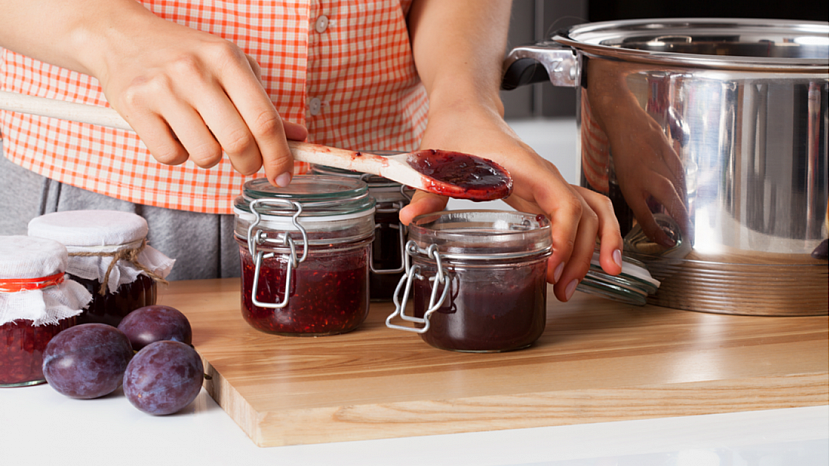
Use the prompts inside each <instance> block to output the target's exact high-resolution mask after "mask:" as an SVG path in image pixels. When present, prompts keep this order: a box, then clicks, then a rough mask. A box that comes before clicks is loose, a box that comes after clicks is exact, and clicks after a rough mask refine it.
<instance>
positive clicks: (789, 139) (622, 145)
mask: <svg viewBox="0 0 830 466" xmlns="http://www.w3.org/2000/svg"><path fill="white" fill-rule="evenodd" d="M829 31H830V28H829V27H828V24H827V23H815V22H795V21H783V20H782V21H775V20H748V19H666V20H630V21H616V22H603V23H589V24H585V25H580V26H575V27H573V28H571V29H569V30H568V31H565V32H561V33H558V34H556V35H554V36H553V37H552V38H551V40H549V41H545V42H542V43H539V44H536V45H533V46H527V47H518V48H516V49H514V50H512V51H511V52H510V54H509V55H508V57H507V59H506V61H505V76H504V81H503V87H504V88H505V89H512V88H514V87H516V86H519V85H523V84H528V83H530V82H537V81H542V80H550V81H551V82H552V83H553V84H555V85H564V86H580V87H581V89H580V91H579V92H578V93H577V96H578V97H577V98H578V100H579V102H578V108H579V109H580V110H579V114H578V115H577V125H578V130H579V132H580V138H579V148H578V153H579V157H580V158H581V163H580V164H579V165H580V167H581V170H580V183H581V184H582V185H583V186H586V187H590V188H592V189H594V190H596V191H599V192H602V193H605V194H607V195H608V196H609V197H610V198H611V200H612V202H613V203H614V206H615V211H616V214H617V218H618V220H619V221H620V226H621V227H622V232H623V235H624V238H625V241H626V252H627V253H628V254H630V255H632V256H634V257H636V258H638V259H640V260H642V261H643V262H645V263H646V264H647V267H648V268H649V270H650V271H651V273H652V275H654V277H655V278H656V279H658V280H660V281H661V282H662V286H661V287H660V290H659V291H658V292H657V294H655V295H654V296H653V297H651V298H650V299H649V300H650V302H652V303H654V304H659V305H663V306H668V307H674V308H680V309H690V310H699V311H709V312H720V313H732V314H754V315H760V314H763V315H813V314H827V313H828V286H827V283H828V262H827V257H826V253H825V255H824V257H818V258H816V257H813V256H816V255H819V254H813V255H812V256H811V253H813V252H814V251H815V250H816V248H817V247H819V245H820V244H821V243H822V241H823V240H825V239H826V238H827V209H828V165H827V163H828V156H827V141H828V139H827V132H828V108H827V106H828V45H829V44H830V39H828V32H829ZM824 250H825V251H826V248H825V249H824Z"/></svg>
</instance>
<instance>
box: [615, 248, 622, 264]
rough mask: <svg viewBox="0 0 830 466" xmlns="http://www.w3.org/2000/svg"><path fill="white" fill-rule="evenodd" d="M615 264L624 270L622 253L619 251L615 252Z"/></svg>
mask: <svg viewBox="0 0 830 466" xmlns="http://www.w3.org/2000/svg"><path fill="white" fill-rule="evenodd" d="M614 263H616V264H617V265H619V266H620V268H622V251H620V250H619V249H616V250H614Z"/></svg>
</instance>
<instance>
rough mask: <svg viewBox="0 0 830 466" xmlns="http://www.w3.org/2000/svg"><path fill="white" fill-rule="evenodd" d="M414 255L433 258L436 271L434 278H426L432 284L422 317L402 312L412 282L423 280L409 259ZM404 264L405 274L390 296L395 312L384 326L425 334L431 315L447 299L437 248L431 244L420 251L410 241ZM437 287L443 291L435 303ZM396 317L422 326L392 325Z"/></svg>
mask: <svg viewBox="0 0 830 466" xmlns="http://www.w3.org/2000/svg"><path fill="white" fill-rule="evenodd" d="M415 254H426V256H427V257H431V258H433V259H434V260H435V263H436V266H437V269H438V270H437V272H436V275H435V276H434V277H429V278H428V280H429V281H430V282H433V284H432V288H431V291H430V296H429V306H428V307H427V310H426V311H425V312H424V317H415V316H408V315H406V313H405V312H404V311H405V309H406V302H407V300H408V299H409V292H410V291H411V290H412V280H413V279H415V278H417V279H418V280H423V279H424V278H425V277H423V276H422V275H420V274H419V273H418V271H419V270H420V266H418V265H415V266H413V265H412V262H411V259H410V257H411V256H414V255H415ZM404 264H405V267H406V272H404V275H403V276H402V277H401V280H400V281H399V282H398V286H397V287H396V288H395V294H394V295H392V301H393V302H394V303H395V311H394V312H393V313H392V314H390V315H389V317H387V318H386V326H387V327H389V328H394V329H398V330H405V331H407V332H415V333H426V332H427V331H428V330H429V318H430V316H432V313H433V312H435V311H437V310H438V309H439V308H440V307H441V306H442V305H443V304H444V300H445V299H446V298H447V292H448V291H449V289H450V286H449V283H448V281H447V278H446V275H445V274H444V268H443V266H442V264H441V255H440V254H439V253H438V247H437V246H436V245H434V244H433V245H430V247H429V248H428V249H426V250H424V249H420V248H419V247H418V245H417V244H416V243H415V242H414V241H411V240H410V241H409V242H407V243H406V255H405V256H404ZM439 285H444V290H443V291H442V292H441V298H440V299H438V300H437V301H436V298H437V296H438V286H439ZM401 288H403V289H404V290H403V301H401V300H400V299H399V298H398V296H399V295H400V292H401ZM397 316H400V318H401V319H402V320H406V321H408V322H413V323H416V324H423V327H421V328H418V327H407V326H403V325H397V324H393V323H392V319H394V318H395V317H397Z"/></svg>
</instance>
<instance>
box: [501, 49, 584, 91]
mask: <svg viewBox="0 0 830 466" xmlns="http://www.w3.org/2000/svg"><path fill="white" fill-rule="evenodd" d="M580 58H581V56H580V55H579V54H577V53H576V52H575V51H574V50H573V49H571V48H570V47H565V46H564V45H561V44H558V43H556V42H541V43H539V44H535V45H525V46H521V47H516V48H514V49H513V50H511V51H510V53H508V54H507V58H505V59H504V66H503V68H504V74H503V75H502V82H501V88H502V89H504V90H506V91H509V90H512V89H515V88H517V87H519V86H524V85H526V84H532V83H539V82H544V81H548V80H550V82H551V83H553V85H554V86H560V87H578V86H579V83H580V74H581V63H580V62H581V59H580Z"/></svg>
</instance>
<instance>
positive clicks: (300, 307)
mask: <svg viewBox="0 0 830 466" xmlns="http://www.w3.org/2000/svg"><path fill="white" fill-rule="evenodd" d="M239 253H240V256H241V259H242V316H243V317H244V318H245V321H246V322H248V323H249V324H250V325H251V326H252V327H254V328H256V329H258V330H261V331H263V332H267V333H274V334H278V335H294V336H297V335H299V336H321V335H334V334H338V333H345V332H349V331H351V330H354V329H355V328H357V327H358V326H359V325H360V324H361V323H363V321H364V320H366V316H367V315H368V313H369V265H368V264H369V263H368V260H369V246H368V245H366V246H364V247H359V248H353V249H351V250H347V251H342V250H341V251H331V252H315V251H313V250H312V251H309V254H308V257H307V258H306V260H305V261H304V262H302V263H300V265H299V266H298V267H297V268H295V269H294V270H293V272H292V277H291V289H290V290H289V299H288V304H287V305H286V306H285V307H283V308H281V309H270V308H264V307H259V306H256V305H254V303H253V300H252V298H251V292H252V289H253V281H254V271H255V268H256V264H255V262H254V260H253V258H252V257H251V255H250V253H249V252H248V248H247V247H240V248H239ZM286 265H287V263H286V261H285V259H284V258H282V257H279V256H278V257H272V258H269V259H263V261H262V266H261V268H260V275H259V282H258V284H257V296H256V298H257V301H259V302H262V303H279V302H282V300H283V297H284V295H285V276H286V273H285V272H286Z"/></svg>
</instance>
